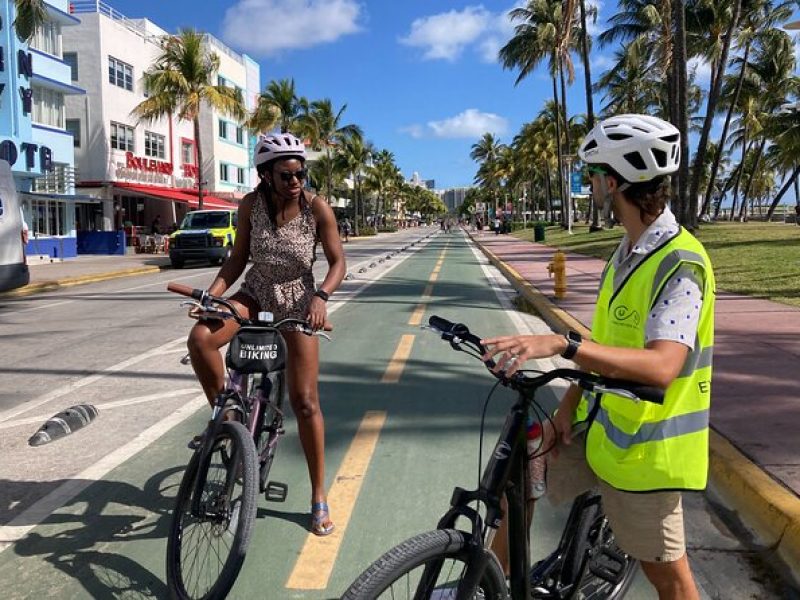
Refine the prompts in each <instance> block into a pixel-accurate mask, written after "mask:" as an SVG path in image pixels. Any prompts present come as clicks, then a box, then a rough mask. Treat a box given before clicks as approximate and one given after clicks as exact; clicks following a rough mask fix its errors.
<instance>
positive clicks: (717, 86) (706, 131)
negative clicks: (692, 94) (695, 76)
mask: <svg viewBox="0 0 800 600" xmlns="http://www.w3.org/2000/svg"><path fill="white" fill-rule="evenodd" d="M741 8H742V1H741V0H735V3H734V9H733V17H732V18H731V22H730V25H728V30H727V32H726V35H725V42H724V44H723V46H722V55H721V56H720V58H719V61H718V62H717V69H716V70H715V71H714V73H713V83H712V84H711V90H710V91H709V94H708V102H707V104H706V116H705V119H703V130H702V131H701V132H700V141H699V142H698V143H697V150H696V154H695V156H694V165H693V167H692V184H691V186H690V188H689V203H690V204H691V203H692V202H694V203H696V202H697V195H698V194H699V193H700V178H701V177H702V172H701V171H702V167H703V165H704V164H705V160H706V150H707V149H708V138H709V136H710V134H711V126H712V124H713V122H714V115H715V114H716V112H717V102H718V100H719V95H720V92H721V91H722V80H723V76H724V75H725V67H726V66H727V64H728V53H729V52H730V47H731V40H732V39H733V32H734V30H735V29H736V25H737V23H738V21H739V14H740V13H741ZM707 207H708V202H707V201H705V200H704V201H703V209H702V211H700V212H701V214H705V211H706V208H707ZM696 212H697V211H695V214H696Z"/></svg>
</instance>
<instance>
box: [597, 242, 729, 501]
mask: <svg viewBox="0 0 800 600" xmlns="http://www.w3.org/2000/svg"><path fill="white" fill-rule="evenodd" d="M612 261H613V259H612ZM612 261H610V262H609V265H608V266H607V268H606V271H605V272H604V275H603V278H602V284H601V288H600V291H599V293H598V302H597V306H596V308H595V314H594V320H593V326H592V339H593V340H594V341H596V342H598V343H600V344H606V345H611V346H618V347H627V348H643V347H644V335H645V323H646V318H647V315H648V314H649V312H650V310H651V308H652V306H653V305H654V303H655V302H656V301H658V297H659V295H660V294H661V293H662V291H663V289H664V286H665V285H666V283H667V281H669V279H670V277H671V276H673V274H674V273H675V272H676V270H678V269H679V268H681V265H683V264H692V265H696V266H697V267H699V268H700V270H701V271H702V273H703V280H702V281H701V282H700V286H701V289H702V290H703V304H702V307H701V311H700V318H699V321H698V331H697V337H696V341H695V348H694V349H693V350H692V351H690V352H689V353H688V354H687V357H686V360H685V361H684V364H683V367H682V369H681V372H680V374H679V375H678V377H677V378H676V379H675V380H674V381H673V382H672V383H671V384H670V386H669V388H668V389H667V390H666V393H665V397H664V404H663V405H660V406H659V405H656V404H652V403H648V402H644V401H634V400H630V399H628V398H624V397H622V396H617V395H615V394H610V393H603V394H602V396H601V397H600V400H599V407H598V408H597V414H596V416H595V418H594V421H593V422H592V424H591V427H590V429H589V432H588V436H587V440H586V456H587V460H588V462H589V465H590V466H591V467H592V469H593V470H594V472H595V473H596V474H597V476H598V477H599V478H600V479H602V480H604V481H606V482H607V483H608V484H610V485H612V486H614V487H616V488H618V489H622V490H629V491H651V490H658V489H702V488H704V487H705V485H706V478H707V472H708V421H709V408H710V389H711V388H710V379H711V363H712V356H713V345H714V320H713V319H714V285H715V284H714V274H713V271H712V269H711V262H710V260H709V259H708V255H707V254H706V252H705V250H704V249H703V247H702V245H701V244H700V242H698V241H697V240H696V239H695V238H694V237H693V236H692V235H691V234H690V233H688V232H687V231H685V230H684V229H681V230H680V232H679V233H678V234H677V235H676V236H674V237H673V238H671V239H670V240H668V241H667V242H666V243H664V244H661V245H660V246H659V247H657V248H655V249H653V251H651V252H650V253H649V254H648V255H647V256H646V257H645V258H644V260H643V261H642V262H641V263H639V264H637V265H636V267H634V269H633V270H632V272H629V273H626V274H625V277H621V275H620V274H619V273H616V272H615V268H614V265H613V262H612ZM643 290H644V291H645V292H644V293H642V291H643ZM648 292H649V294H648ZM588 399H589V398H586V397H585V398H584V401H583V402H582V403H581V404H582V406H581V409H582V411H581V414H582V415H586V414H587V413H588V411H589V409H590V408H591V407H590V404H591V403H590V402H587V400H588ZM589 414H590V413H589Z"/></svg>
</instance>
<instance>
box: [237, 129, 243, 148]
mask: <svg viewBox="0 0 800 600" xmlns="http://www.w3.org/2000/svg"><path fill="white" fill-rule="evenodd" d="M236 143H237V144H244V129H242V128H241V127H236Z"/></svg>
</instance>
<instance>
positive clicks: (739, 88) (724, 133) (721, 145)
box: [703, 42, 750, 203]
mask: <svg viewBox="0 0 800 600" xmlns="http://www.w3.org/2000/svg"><path fill="white" fill-rule="evenodd" d="M749 56H750V42H748V43H747V44H745V47H744V56H743V57H742V70H741V72H740V73H739V79H738V80H737V81H736V90H735V91H734V93H733V98H732V99H731V103H730V106H728V114H727V115H725V124H724V125H723V126H722V133H721V134H720V136H719V143H718V144H717V148H719V151H718V152H717V156H716V157H715V159H714V162H713V163H712V165H711V176H710V177H709V179H708V187H707V188H706V194H705V199H704V200H703V202H704V203H707V202H710V201H711V194H712V193H713V191H714V183H715V182H716V179H717V172H718V171H719V164H720V162H721V161H722V154H723V152H724V151H725V143H726V142H727V140H728V129H729V128H730V126H731V120H732V119H733V111H734V110H736V105H737V104H739V95H740V94H741V91H742V84H743V83H744V78H745V74H746V71H747V59H748V57H749Z"/></svg>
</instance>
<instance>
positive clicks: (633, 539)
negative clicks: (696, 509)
mask: <svg viewBox="0 0 800 600" xmlns="http://www.w3.org/2000/svg"><path fill="white" fill-rule="evenodd" d="M585 442H586V435H585V434H581V435H579V436H575V437H573V438H572V444H570V445H568V446H567V445H564V444H559V448H558V450H559V454H558V458H556V459H553V458H549V460H548V466H547V498H548V500H550V502H551V503H552V504H554V505H558V504H561V503H563V502H566V501H571V500H572V499H573V498H575V497H576V496H578V495H580V494H582V493H583V492H586V491H588V490H590V489H593V488H597V489H599V491H600V495H601V497H602V500H603V510H604V511H605V514H606V516H607V517H608V521H609V523H610V524H611V529H612V530H613V531H614V535H615V537H616V540H617V544H619V547H620V548H622V550H624V551H625V552H627V553H628V554H630V555H631V556H633V557H634V558H636V559H638V560H640V561H643V562H672V561H675V560H678V559H679V558H681V557H682V556H683V555H684V554H685V553H686V538H685V536H684V530H683V506H682V503H681V493H680V492H672V491H669V492H646V493H634V492H623V491H620V490H618V489H616V488H613V487H611V486H610V485H608V484H607V483H605V482H604V481H602V480H600V479H598V478H597V476H596V475H595V474H594V472H593V471H592V469H591V468H590V467H589V465H588V463H587V462H586V445H585Z"/></svg>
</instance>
